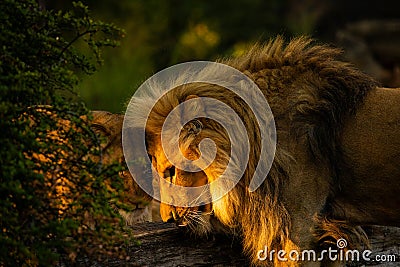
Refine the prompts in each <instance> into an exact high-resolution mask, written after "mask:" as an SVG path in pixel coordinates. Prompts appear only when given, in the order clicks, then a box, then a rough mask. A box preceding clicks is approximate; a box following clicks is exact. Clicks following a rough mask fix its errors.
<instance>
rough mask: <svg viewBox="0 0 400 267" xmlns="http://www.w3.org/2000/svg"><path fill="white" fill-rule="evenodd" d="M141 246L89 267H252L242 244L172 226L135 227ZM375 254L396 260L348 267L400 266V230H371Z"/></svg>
mask: <svg viewBox="0 0 400 267" xmlns="http://www.w3.org/2000/svg"><path fill="white" fill-rule="evenodd" d="M132 228H133V230H134V236H135V238H136V239H137V240H138V241H139V242H140V244H139V245H132V246H130V247H129V248H128V255H129V259H126V260H120V259H114V260H113V259H110V260H108V261H107V262H103V263H97V264H90V266H143V267H144V266H166V267H169V266H171V267H178V266H250V263H249V261H248V259H247V257H246V256H245V255H244V254H243V253H242V247H241V245H240V240H232V238H229V237H227V236H223V235H217V236H209V237H208V238H204V237H196V236H194V235H193V234H190V233H188V232H187V231H185V230H183V229H181V228H178V227H176V226H175V224H170V223H162V222H156V223H142V224H137V225H134V226H132ZM366 232H367V234H368V235H369V237H370V243H371V248H370V250H371V251H372V254H371V256H370V258H371V259H374V258H375V257H376V255H380V256H385V257H386V258H388V257H389V256H392V255H393V256H394V257H395V259H396V261H395V262H388V261H386V262H382V261H381V262H375V261H370V262H363V261H361V262H357V263H355V262H353V263H349V264H347V265H346V266H348V267H355V266H370V267H394V266H400V228H395V227H379V226H374V227H369V228H366Z"/></svg>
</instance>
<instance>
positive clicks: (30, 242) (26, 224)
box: [0, 0, 130, 266]
mask: <svg viewBox="0 0 400 267" xmlns="http://www.w3.org/2000/svg"><path fill="white" fill-rule="evenodd" d="M73 6H74V7H73V9H71V10H70V11H54V10H45V9H44V8H43V7H40V6H39V5H38V3H37V2H35V1H34V0H2V1H0V33H1V34H0V44H1V45H0V92H1V93H0V129H1V130H0V144H1V145H0V146H1V149H0V166H1V167H0V212H1V222H0V227H1V228H0V230H1V236H0V247H1V248H2V249H1V250H0V266H38V265H40V266H50V265H54V264H55V263H56V262H58V261H60V259H62V260H63V261H64V262H69V261H74V260H75V259H76V257H79V256H80V255H85V256H89V257H90V258H92V259H94V258H96V259H104V258H105V257H108V256H115V255H118V256H121V255H124V251H119V250H120V249H121V245H123V243H124V242H130V240H129V238H126V236H125V237H124V236H122V232H121V231H120V230H121V228H120V227H115V226H116V225H118V226H121V224H120V223H118V222H120V220H119V218H118V217H116V215H115V214H114V213H113V211H112V209H111V208H110V206H109V205H108V204H109V203H110V201H114V200H115V199H116V198H117V197H118V192H119V190H121V187H120V186H121V185H122V182H121V181H120V180H119V179H116V178H115V177H116V176H117V173H118V171H119V167H118V166H116V165H110V166H101V165H99V163H98V161H97V160H96V159H97V158H99V153H100V151H99V140H98V137H97V136H96V135H95V134H94V133H93V132H92V131H91V130H90V127H89V123H90V115H89V111H88V110H87V108H86V107H85V105H84V104H83V103H81V102H79V101H78V100H77V97H76V95H75V93H74V90H75V89H74V88H75V87H76V86H77V84H78V80H79V79H78V77H80V76H81V75H82V74H90V73H93V72H94V71H95V70H96V68H97V67H98V65H99V63H101V49H102V48H103V47H106V46H112V47H114V46H116V45H117V44H118V40H119V38H120V37H121V36H122V34H123V33H122V31H121V30H119V29H118V28H116V27H115V26H113V25H111V24H106V23H103V22H99V21H95V20H93V19H91V17H90V15H89V12H88V8H87V7H86V6H84V5H83V4H81V3H74V5H73ZM77 42H83V43H84V44H86V45H87V46H86V47H87V49H84V50H81V51H86V52H85V53H83V52H80V51H78V50H77V48H76V47H77V46H76V44H77ZM78 47H81V48H82V44H80V45H79V46H78ZM100 167H101V168H100ZM122 248H123V246H122Z"/></svg>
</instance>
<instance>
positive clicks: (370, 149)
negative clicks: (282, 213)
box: [333, 88, 400, 226]
mask: <svg viewBox="0 0 400 267" xmlns="http://www.w3.org/2000/svg"><path fill="white" fill-rule="evenodd" d="M343 148H344V151H345V156H346V157H347V160H348V165H349V166H351V173H352V175H349V176H348V177H344V178H342V179H341V189H342V190H341V192H340V193H338V195H337V196H336V197H335V206H334V207H335V212H334V214H333V216H335V217H337V218H340V219H344V220H346V221H349V222H351V223H357V224H377V225H394V226H399V225H400V211H399V207H400V88H397V89H389V88H376V89H373V90H371V92H369V94H368V95H367V97H366V99H365V101H364V104H363V105H362V106H361V107H360V108H359V109H358V110H357V113H356V115H355V116H354V117H353V118H351V119H350V120H349V121H348V122H347V123H346V126H345V127H344V131H343ZM351 173H350V174H351Z"/></svg>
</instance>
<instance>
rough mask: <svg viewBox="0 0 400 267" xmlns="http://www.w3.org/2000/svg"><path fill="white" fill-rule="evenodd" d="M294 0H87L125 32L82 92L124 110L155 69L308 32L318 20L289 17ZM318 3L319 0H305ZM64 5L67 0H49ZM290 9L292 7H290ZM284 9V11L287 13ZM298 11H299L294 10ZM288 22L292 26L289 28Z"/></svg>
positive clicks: (96, 104)
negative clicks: (118, 45)
mask: <svg viewBox="0 0 400 267" xmlns="http://www.w3.org/2000/svg"><path fill="white" fill-rule="evenodd" d="M290 2H291V1H281V0H269V1H265V0H250V1H248V0H246V1H245V0H235V1H180V0H163V1H160V0H146V1H144V0H121V1H111V0H100V1H94V0H87V1H85V3H86V4H87V5H89V6H90V7H91V8H92V9H93V12H94V14H95V16H97V17H98V18H101V19H107V20H112V21H113V22H114V23H115V24H116V25H119V26H120V27H122V28H124V29H125V30H126V33H127V34H126V38H124V40H123V41H122V44H121V48H119V49H116V50H113V51H108V52H107V53H106V54H105V55H104V56H105V59H106V60H107V65H106V66H105V67H104V68H102V69H101V70H100V71H99V72H98V73H96V74H95V75H93V76H92V77H90V78H89V79H85V80H84V81H83V82H82V84H81V87H80V90H79V92H80V95H81V96H82V97H83V99H84V100H85V101H86V102H87V103H88V105H89V107H91V108H93V109H105V110H108V111H112V112H123V111H124V110H125V102H126V101H128V100H129V98H130V97H131V96H132V95H133V93H134V91H135V89H136V88H137V87H138V86H139V85H140V84H141V83H142V82H144V80H145V79H147V78H148V77H149V76H151V75H152V74H154V73H155V72H157V71H159V70H161V69H163V68H165V67H167V66H170V65H173V64H176V63H179V62H184V61H190V60H214V59H216V58H217V57H220V56H230V55H238V54H240V53H242V52H243V51H244V49H246V48H248V46H249V45H250V44H252V43H254V42H255V41H263V40H265V39H269V38H271V37H272V36H274V35H276V34H277V33H283V34H287V35H296V34H298V33H310V31H311V30H312V29H313V28H314V24H313V23H315V19H317V16H318V14H316V15H315V17H316V18H315V19H310V20H308V21H304V23H303V24H302V25H298V24H297V23H293V22H291V21H290V19H289V18H287V17H285V16H286V13H287V14H289V13H290V12H292V13H296V12H303V11H304V12H306V13H307V12H309V13H311V12H314V13H315V10H314V9H310V10H305V9H302V8H300V10H294V11H291V7H289V4H291V3H290ZM306 2H311V3H316V4H317V7H318V1H316V0H307V1H306ZM48 5H49V7H50V8H55V9H63V8H67V7H68V5H69V4H68V1H49V3H48ZM289 9H290V10H289ZM285 12H286V13H285ZM295 15H296V14H295ZM288 23H291V25H292V26H290V27H288V26H287V25H288Z"/></svg>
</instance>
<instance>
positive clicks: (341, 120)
mask: <svg viewBox="0 0 400 267" xmlns="http://www.w3.org/2000/svg"><path fill="white" fill-rule="evenodd" d="M311 42H312V40H311V39H308V38H296V39H293V40H292V41H290V42H289V43H288V44H287V45H285V43H284V40H283V39H282V38H280V37H278V38H277V39H275V40H273V41H271V42H269V43H267V44H266V45H255V46H254V47H253V48H252V49H251V50H250V51H249V52H248V53H246V54H245V55H243V56H241V57H239V58H235V59H228V60H223V61H222V63H225V64H228V65H230V66H232V67H234V68H236V69H238V70H240V71H242V72H243V73H245V74H246V75H247V76H248V77H249V78H251V79H252V80H253V81H254V82H255V83H256V84H257V85H258V86H259V88H260V89H261V90H262V92H263V94H264V95H265V97H266V98H267V100H268V102H269V105H270V107H271V109H272V112H273V114H274V118H275V123H276V129H277V137H278V143H277V150H276V154H275V158H274V162H273V165H272V168H271V170H270V172H269V173H268V175H267V174H266V175H267V177H266V179H265V182H264V183H263V184H262V185H261V187H260V188H258V189H257V190H256V191H255V192H252V193H250V192H249V190H248V186H249V183H250V180H251V178H252V174H253V172H254V170H255V166H256V164H257V159H258V155H259V154H260V133H259V131H258V126H257V124H256V121H255V119H254V117H253V116H252V113H251V111H250V108H249V107H248V106H247V105H246V104H245V103H244V101H243V100H241V99H239V98H238V97H237V96H236V95H234V93H233V92H231V91H229V90H226V89H224V88H222V87H219V86H217V85H212V84H203V83H193V84H189V85H184V86H180V87H177V88H175V89H174V90H172V91H170V92H169V93H168V94H166V95H164V96H163V97H162V98H161V99H160V100H159V102H158V103H157V105H156V106H155V107H154V108H153V110H152V112H151V114H150V117H149V120H148V122H147V126H146V133H147V135H146V141H147V147H148V153H149V155H150V156H151V158H152V162H153V165H154V167H155V168H156V170H157V171H158V172H159V173H160V174H161V175H162V177H165V178H166V179H168V180H169V181H171V182H172V183H175V184H178V185H182V186H198V185H202V184H205V183H210V182H212V181H214V180H215V179H217V178H218V176H219V175H220V174H221V173H222V172H223V170H224V169H225V167H226V166H227V162H228V160H229V157H230V152H229V147H230V146H229V142H230V141H229V140H228V136H227V134H226V132H225V131H224V130H223V129H221V126H220V125H219V124H217V123H216V122H215V121H213V120H208V119H204V118H198V119H197V120H198V121H199V122H200V123H201V124H202V125H203V128H202V129H201V131H200V132H199V133H196V134H193V131H190V130H187V129H184V130H183V131H182V132H181V137H180V141H181V150H183V151H182V152H183V154H185V155H186V156H187V157H188V158H189V159H196V158H198V157H199V155H200V152H199V149H198V144H199V142H200V140H202V139H203V138H211V139H213V140H214V142H215V143H216V144H217V149H218V150H217V157H216V159H215V161H214V162H213V163H212V164H211V165H210V166H209V167H208V168H207V169H205V170H204V171H203V172H199V173H196V174H189V173H187V172H184V171H182V170H179V169H176V168H174V166H172V164H171V163H170V162H169V161H168V160H167V158H166V156H165V154H164V152H163V150H162V147H161V143H160V142H161V141H160V132H161V127H162V124H163V121H164V120H165V118H166V116H167V115H168V114H169V113H170V112H171V110H172V109H173V108H174V107H176V106H177V105H178V104H179V103H182V102H183V101H185V100H187V99H191V98H193V97H195V96H199V97H206V96H207V97H212V98H215V99H217V100H220V101H222V102H225V103H226V104H228V105H229V106H230V107H231V108H232V109H234V111H235V112H236V113H237V114H238V115H239V117H240V118H241V119H242V121H243V122H244V124H245V126H246V129H247V131H248V133H249V141H250V144H251V147H250V161H249V164H248V166H247V169H246V171H245V173H244V175H243V177H242V178H241V180H240V181H239V183H238V184H237V185H236V186H235V188H234V189H233V190H231V191H230V192H229V193H228V194H226V195H225V196H224V197H223V198H222V199H219V200H217V201H213V203H212V205H204V206H201V207H193V208H182V207H172V206H169V205H166V204H161V210H160V212H161V216H162V218H163V220H164V221H172V220H175V221H177V223H178V224H179V225H187V226H189V227H190V228H191V229H193V230H195V231H197V232H199V233H207V232H209V231H215V229H220V230H222V231H224V232H227V233H230V234H233V235H236V236H239V237H240V238H242V239H243V247H244V251H245V252H246V253H247V254H249V256H250V257H251V259H252V261H253V263H254V264H256V265H259V264H265V265H269V264H272V263H270V262H268V261H266V262H260V261H258V260H257V251H258V250H260V249H263V248H264V247H265V246H267V247H268V248H270V249H275V250H276V251H277V250H280V249H284V250H286V251H290V250H291V249H297V250H303V249H317V250H318V249H321V248H322V246H324V244H328V245H329V244H332V243H333V244H335V242H336V239H338V238H346V239H347V240H348V241H349V242H350V243H354V244H355V243H356V242H357V241H358V238H360V237H362V235H361V232H360V229H359V228H357V227H356V225H360V224H364V223H378V224H392V225H399V222H400V214H399V212H398V206H399V204H400V202H399V201H400V189H399V188H400V184H399V180H400V179H399V177H400V167H399V166H400V162H399V161H400V160H399V158H400V154H399V153H400V152H399V151H400V127H399V125H400V94H399V93H398V92H395V91H394V90H392V91H391V90H390V89H379V88H377V83H376V82H375V81H374V80H373V79H372V78H370V77H368V76H366V75H364V74H363V73H361V72H360V71H358V70H356V69H354V68H353V67H352V66H351V65H349V64H347V63H344V62H342V61H340V60H339V59H338V57H339V55H340V50H337V49H334V48H331V47H329V46H325V45H311ZM159 86H161V85H159ZM155 90H156V89H155ZM151 96H152V94H151V92H149V98H151ZM390 99H392V100H390ZM151 100H152V99H149V101H147V102H151ZM375 101H378V102H375ZM145 102H146V101H143V103H145ZM190 127H191V126H190V125H189V129H190ZM380 129H381V130H380ZM381 131H383V132H381ZM231 141H232V142H234V141H235V140H231ZM371 142H372V143H373V144H371ZM391 145H393V147H391ZM370 156H373V157H376V158H374V159H371V158H370ZM371 162H374V163H373V164H371ZM371 165H372V166H371ZM219 190H221V188H213V187H211V189H210V192H209V193H210V194H211V196H213V195H218V192H219ZM377 191H378V194H377V195H374V194H375V193H377ZM386 194H387V195H386ZM391 201H392V202H391ZM364 203H365V205H364ZM375 212H377V213H375ZM273 265H274V266H297V265H298V263H297V262H279V261H277V260H275V261H274V263H273Z"/></svg>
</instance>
